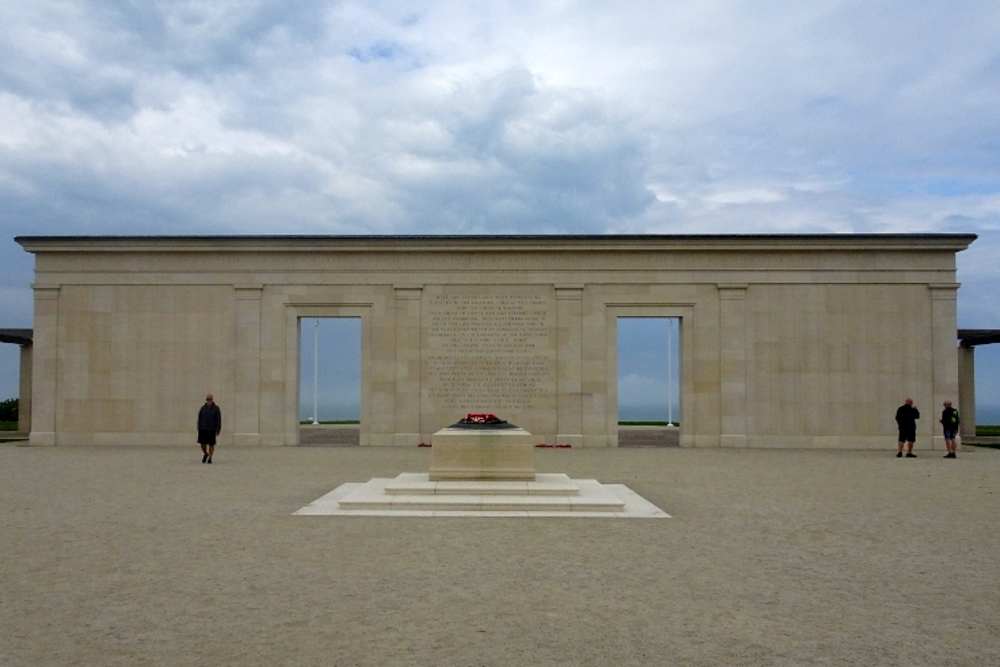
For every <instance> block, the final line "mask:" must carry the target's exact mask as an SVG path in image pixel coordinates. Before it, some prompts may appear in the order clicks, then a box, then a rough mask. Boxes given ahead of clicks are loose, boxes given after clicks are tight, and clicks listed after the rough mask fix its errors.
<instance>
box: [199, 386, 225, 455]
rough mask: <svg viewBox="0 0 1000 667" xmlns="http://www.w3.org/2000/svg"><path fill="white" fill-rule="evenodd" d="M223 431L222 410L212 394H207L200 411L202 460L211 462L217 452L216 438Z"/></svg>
mask: <svg viewBox="0 0 1000 667" xmlns="http://www.w3.org/2000/svg"><path fill="white" fill-rule="evenodd" d="M220 433H222V410H220V409H219V406H218V405H216V404H215V401H214V399H213V398H212V395H211V394H208V395H207V396H205V405H203V406H201V410H199V411H198V444H199V445H201V453H202V456H201V462H202V463H211V462H212V454H214V453H215V438H216V436H217V435H219V434H220Z"/></svg>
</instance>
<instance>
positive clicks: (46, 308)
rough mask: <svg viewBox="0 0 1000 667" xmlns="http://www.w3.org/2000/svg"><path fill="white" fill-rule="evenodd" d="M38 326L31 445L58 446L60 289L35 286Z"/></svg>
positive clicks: (34, 332)
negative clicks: (35, 399)
mask: <svg viewBox="0 0 1000 667" xmlns="http://www.w3.org/2000/svg"><path fill="white" fill-rule="evenodd" d="M34 293H35V325H34V330H33V332H32V341H33V344H32V347H33V348H34V355H33V359H32V364H31V390H32V392H33V394H34V396H35V397H36V398H37V399H38V400H37V401H34V409H33V410H32V415H31V417H32V418H31V434H30V436H29V439H28V442H29V444H31V445H55V444H57V443H56V410H57V407H58V403H59V386H58V379H57V378H58V374H59V287H58V286H40V285H35V286H34Z"/></svg>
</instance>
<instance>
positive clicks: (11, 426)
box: [0, 422, 17, 431]
mask: <svg viewBox="0 0 1000 667" xmlns="http://www.w3.org/2000/svg"><path fill="white" fill-rule="evenodd" d="M16 430H17V422H0V431H16Z"/></svg>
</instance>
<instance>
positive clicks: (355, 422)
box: [299, 419, 361, 424]
mask: <svg viewBox="0 0 1000 667" xmlns="http://www.w3.org/2000/svg"><path fill="white" fill-rule="evenodd" d="M299 423H300V424H312V420H311V419H305V420H303V421H300V422H299ZM319 423H320V424H360V423H361V422H359V421H358V420H357V419H355V420H353V421H352V420H350V419H344V420H339V421H338V420H333V421H324V420H322V419H320V420H319Z"/></svg>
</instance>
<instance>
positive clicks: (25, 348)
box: [17, 345, 32, 433]
mask: <svg viewBox="0 0 1000 667" xmlns="http://www.w3.org/2000/svg"><path fill="white" fill-rule="evenodd" d="M31 356H32V346H31V345H22V346H21V367H20V368H21V370H20V377H19V378H18V379H19V381H20V382H19V385H18V392H17V394H18V399H17V430H18V432H20V433H30V432H31Z"/></svg>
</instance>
